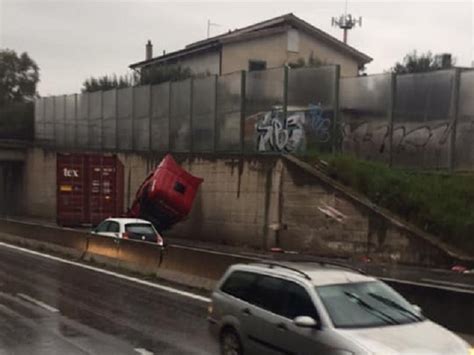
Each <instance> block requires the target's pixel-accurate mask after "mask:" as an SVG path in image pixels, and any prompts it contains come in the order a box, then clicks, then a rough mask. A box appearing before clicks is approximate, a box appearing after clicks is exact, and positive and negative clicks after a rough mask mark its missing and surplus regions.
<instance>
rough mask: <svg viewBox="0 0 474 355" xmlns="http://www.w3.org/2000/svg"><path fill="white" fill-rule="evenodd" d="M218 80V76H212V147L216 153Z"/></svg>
mask: <svg viewBox="0 0 474 355" xmlns="http://www.w3.org/2000/svg"><path fill="white" fill-rule="evenodd" d="M218 80H219V76H218V75H214V136H213V139H214V145H213V152H214V153H215V152H217V139H218V136H217V135H218V132H217V129H218V128H219V125H218V123H217V120H218V115H217V110H218V105H217V100H218V95H217V86H218Z"/></svg>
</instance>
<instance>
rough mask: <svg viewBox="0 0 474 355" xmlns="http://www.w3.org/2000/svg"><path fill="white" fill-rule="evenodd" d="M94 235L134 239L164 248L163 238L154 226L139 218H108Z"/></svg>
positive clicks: (94, 231) (95, 230) (96, 229)
mask: <svg viewBox="0 0 474 355" xmlns="http://www.w3.org/2000/svg"><path fill="white" fill-rule="evenodd" d="M92 234H95V235H101V236H104V237H112V238H122V239H134V240H140V241H143V242H150V243H155V244H158V245H159V246H163V237H162V236H161V235H160V233H158V231H157V230H156V229H155V227H154V226H153V224H151V223H150V222H148V221H145V220H144V219H138V218H107V219H106V220H104V221H102V222H101V223H100V224H99V225H98V226H97V227H96V228H95V229H94V230H92Z"/></svg>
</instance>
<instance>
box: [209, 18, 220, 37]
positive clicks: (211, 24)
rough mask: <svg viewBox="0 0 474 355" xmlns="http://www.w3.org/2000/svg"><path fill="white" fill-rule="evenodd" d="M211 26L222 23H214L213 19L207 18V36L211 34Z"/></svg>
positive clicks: (217, 25)
mask: <svg viewBox="0 0 474 355" xmlns="http://www.w3.org/2000/svg"><path fill="white" fill-rule="evenodd" d="M211 26H216V27H219V26H220V25H219V24H217V23H212V22H211V20H207V38H209V37H210V35H211Z"/></svg>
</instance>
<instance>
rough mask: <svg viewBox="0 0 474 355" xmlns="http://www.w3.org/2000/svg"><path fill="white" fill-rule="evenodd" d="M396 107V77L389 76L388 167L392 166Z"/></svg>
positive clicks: (393, 75) (394, 75)
mask: <svg viewBox="0 0 474 355" xmlns="http://www.w3.org/2000/svg"><path fill="white" fill-rule="evenodd" d="M396 105H397V75H396V74H394V73H392V74H391V76H390V98H389V102H388V135H389V142H388V144H389V158H388V159H389V160H388V165H389V166H393V122H394V119H395V107H396Z"/></svg>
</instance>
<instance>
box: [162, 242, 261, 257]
mask: <svg viewBox="0 0 474 355" xmlns="http://www.w3.org/2000/svg"><path fill="white" fill-rule="evenodd" d="M170 246H172V247H173V248H176V249H185V250H193V251H198V252H201V253H206V254H215V255H223V256H232V257H234V258H241V259H242V258H243V259H250V260H256V261H260V260H262V258H258V257H256V256H252V255H245V254H235V253H227V252H222V251H216V250H211V249H206V248H196V247H190V246H187V245H181V244H170Z"/></svg>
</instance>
